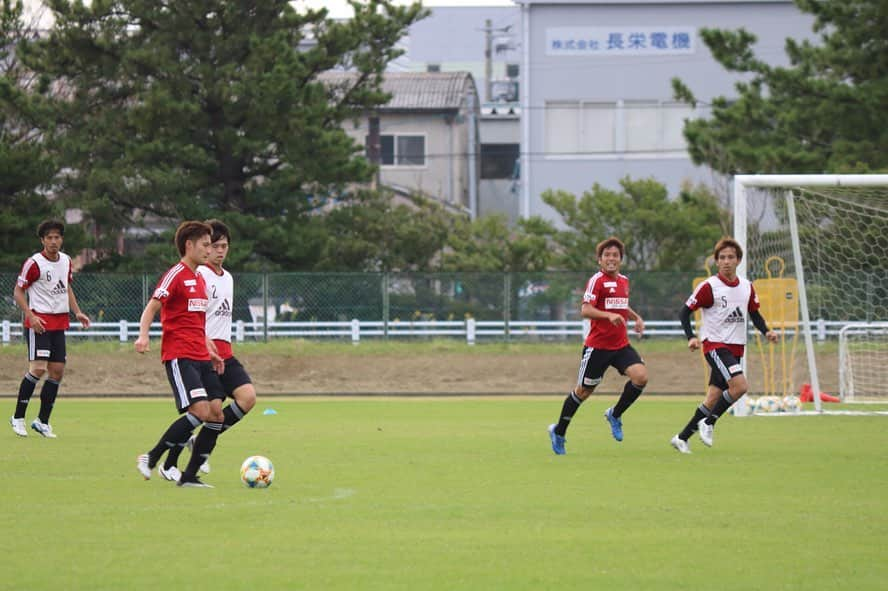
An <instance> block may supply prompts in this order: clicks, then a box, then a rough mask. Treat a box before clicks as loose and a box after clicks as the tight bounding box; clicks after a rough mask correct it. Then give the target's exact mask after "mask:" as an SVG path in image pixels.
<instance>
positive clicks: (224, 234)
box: [204, 218, 231, 244]
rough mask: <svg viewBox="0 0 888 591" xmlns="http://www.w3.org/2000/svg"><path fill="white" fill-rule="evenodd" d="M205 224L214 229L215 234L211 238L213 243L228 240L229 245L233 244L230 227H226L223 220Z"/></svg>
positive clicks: (210, 220) (208, 221) (210, 221)
mask: <svg viewBox="0 0 888 591" xmlns="http://www.w3.org/2000/svg"><path fill="white" fill-rule="evenodd" d="M204 223H205V224H206V225H208V226H209V227H210V228H212V229H213V234H212V236H210V240H211V241H213V242H216V241H217V240H221V239H222V238H225V239H226V240H228V243H229V244H231V232H229V231H228V226H226V225H225V223H224V222H223V221H222V220H217V219H216V218H213V219H209V220H207V221H205V222H204Z"/></svg>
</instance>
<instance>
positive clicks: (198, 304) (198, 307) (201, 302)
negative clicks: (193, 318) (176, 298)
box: [188, 298, 208, 312]
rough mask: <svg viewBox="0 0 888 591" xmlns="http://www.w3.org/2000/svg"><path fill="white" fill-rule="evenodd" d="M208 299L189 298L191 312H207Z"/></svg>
mask: <svg viewBox="0 0 888 591" xmlns="http://www.w3.org/2000/svg"><path fill="white" fill-rule="evenodd" d="M207 304H208V300H205V299H201V298H188V311H189V312H206V311H207Z"/></svg>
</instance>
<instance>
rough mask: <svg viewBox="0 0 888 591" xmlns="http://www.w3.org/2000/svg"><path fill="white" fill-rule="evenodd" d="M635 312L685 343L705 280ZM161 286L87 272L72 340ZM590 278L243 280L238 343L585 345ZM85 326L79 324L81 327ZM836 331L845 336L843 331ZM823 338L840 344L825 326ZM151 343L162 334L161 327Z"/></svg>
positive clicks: (651, 329) (1, 314)
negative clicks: (553, 341)
mask: <svg viewBox="0 0 888 591" xmlns="http://www.w3.org/2000/svg"><path fill="white" fill-rule="evenodd" d="M627 274H628V275H629V276H630V278H631V280H632V293H631V305H632V307H633V309H635V310H636V311H637V312H638V313H639V314H641V316H642V317H643V318H644V319H645V322H646V324H647V330H646V333H647V334H648V336H652V337H656V336H678V335H681V334H682V332H681V329H680V326H679V324H678V321H677V315H678V310H679V308H680V307H681V305H682V303H683V302H684V301H685V299H686V298H687V296H688V294H689V293H690V291H691V285H692V282H693V280H694V277H695V276H697V275H700V273H699V272H638V273H627ZM158 279H159V277H157V276H151V275H141V274H132V275H127V274H109V273H101V274H100V273H79V274H76V275H75V278H74V289H75V293H76V294H77V299H78V302H79V303H80V307H81V308H82V309H83V310H84V311H85V312H86V313H87V314H89V315H90V317H91V318H92V319H93V323H94V325H93V327H92V328H91V329H90V330H89V331H80V330H79V329H77V328H75V329H74V330H72V331H71V333H70V334H71V335H72V336H82V337H88V338H96V339H102V338H105V339H119V340H122V341H125V340H131V339H134V338H135V336H136V335H137V333H138V321H139V317H140V315H141V312H142V309H143V308H144V306H145V304H146V302H147V301H148V298H149V297H150V296H151V294H152V292H153V290H154V287H155V285H156V283H157V281H158ZM588 279H589V275H587V274H582V273H575V272H546V273H409V274H408V273H270V274H263V273H237V274H235V302H234V307H233V316H232V319H233V322H234V325H235V339H237V340H267V339H269V338H282V337H304V338H310V337H332V338H345V339H349V338H350V339H351V340H353V341H358V340H360V338H362V337H384V338H385V337H393V338H395V337H422V336H425V337H438V336H456V337H462V338H466V339H467V340H469V341H473V340H474V339H475V338H485V339H493V340H497V339H499V340H508V339H511V338H522V339H527V338H561V339H578V338H580V337H581V335H582V334H583V321H582V319H581V318H580V314H579V307H580V306H579V303H580V301H581V298H582V293H583V290H584V288H585V284H586V281H587V280H588ZM15 280H16V274H15V273H0V322H2V325H3V334H2V341H3V342H10V341H12V340H16V339H19V338H21V311H20V310H19V309H18V308H17V307H16V305H15V302H14V300H13V296H12V292H13V287H14V285H15ZM74 326H75V327H76V326H77V325H76V323H75V325H74ZM836 330H837V329H836ZM818 331H819V332H818V334H822V335H826V334H830V335H832V334H833V332H835V331H834V330H833V327H832V326H831V324H830V323H829V322H826V323H824V322H823V321H822V320H821V321H819V323H818ZM152 334H159V325H156V326H155V327H154V329H153V331H152Z"/></svg>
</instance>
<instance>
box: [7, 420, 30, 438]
mask: <svg viewBox="0 0 888 591" xmlns="http://www.w3.org/2000/svg"><path fill="white" fill-rule="evenodd" d="M9 424H10V425H12V432H13V433H15V434H16V435H18V436H19V437H27V436H28V430H27V429H25V419H17V418H15V417H9Z"/></svg>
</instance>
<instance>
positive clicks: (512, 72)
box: [506, 64, 520, 79]
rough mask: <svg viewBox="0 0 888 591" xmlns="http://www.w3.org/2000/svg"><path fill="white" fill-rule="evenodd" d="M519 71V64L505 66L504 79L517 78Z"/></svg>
mask: <svg viewBox="0 0 888 591" xmlns="http://www.w3.org/2000/svg"><path fill="white" fill-rule="evenodd" d="M519 71H520V70H519V64H506V78H512V79H515V78H517V77H518V72H519Z"/></svg>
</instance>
